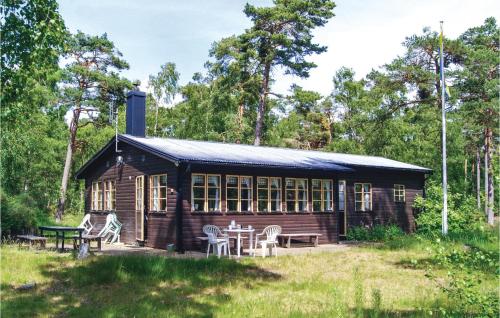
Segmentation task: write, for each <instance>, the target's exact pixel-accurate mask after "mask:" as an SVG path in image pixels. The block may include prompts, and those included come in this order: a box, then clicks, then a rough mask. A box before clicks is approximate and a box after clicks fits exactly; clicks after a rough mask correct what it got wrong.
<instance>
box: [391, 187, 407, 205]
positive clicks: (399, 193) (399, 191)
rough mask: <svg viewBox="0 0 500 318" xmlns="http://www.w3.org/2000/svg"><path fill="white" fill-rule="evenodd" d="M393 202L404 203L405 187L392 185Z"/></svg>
mask: <svg viewBox="0 0 500 318" xmlns="http://www.w3.org/2000/svg"><path fill="white" fill-rule="evenodd" d="M394 202H405V186H404V185H403V184H395V185H394Z"/></svg>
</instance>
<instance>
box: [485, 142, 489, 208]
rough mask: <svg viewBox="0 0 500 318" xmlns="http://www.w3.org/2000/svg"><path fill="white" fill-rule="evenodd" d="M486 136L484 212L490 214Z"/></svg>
mask: <svg viewBox="0 0 500 318" xmlns="http://www.w3.org/2000/svg"><path fill="white" fill-rule="evenodd" d="M487 148H488V146H487V141H486V137H485V140H484V214H485V215H486V216H487V215H488V159H489V158H488V150H487Z"/></svg>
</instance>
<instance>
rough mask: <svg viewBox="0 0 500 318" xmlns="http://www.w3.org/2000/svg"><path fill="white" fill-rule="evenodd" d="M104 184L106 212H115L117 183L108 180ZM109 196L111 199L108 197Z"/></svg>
mask: <svg viewBox="0 0 500 318" xmlns="http://www.w3.org/2000/svg"><path fill="white" fill-rule="evenodd" d="M103 184H104V189H103V190H104V200H103V201H104V203H103V205H104V210H105V211H115V210H116V181H115V180H106V181H104V182H103ZM108 195H109V197H108Z"/></svg>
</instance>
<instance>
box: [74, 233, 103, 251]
mask: <svg viewBox="0 0 500 318" xmlns="http://www.w3.org/2000/svg"><path fill="white" fill-rule="evenodd" d="M79 239H80V238H79V237H78V236H76V235H75V236H73V247H74V248H75V249H76V248H77V247H78V241H79ZM82 241H83V242H84V243H88V244H89V249H90V242H97V250H98V251H100V250H101V246H102V240H101V237H100V236H97V235H82Z"/></svg>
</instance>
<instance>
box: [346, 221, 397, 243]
mask: <svg viewBox="0 0 500 318" xmlns="http://www.w3.org/2000/svg"><path fill="white" fill-rule="evenodd" d="M403 235H404V232H403V230H401V228H400V227H399V226H397V225H393V224H392V225H375V226H373V227H372V228H370V227H364V226H355V227H352V228H349V230H348V231H347V239H348V240H350V241H370V242H384V241H390V240H393V239H395V238H398V237H401V236H403Z"/></svg>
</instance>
